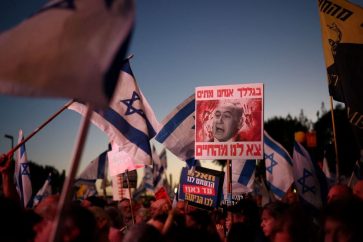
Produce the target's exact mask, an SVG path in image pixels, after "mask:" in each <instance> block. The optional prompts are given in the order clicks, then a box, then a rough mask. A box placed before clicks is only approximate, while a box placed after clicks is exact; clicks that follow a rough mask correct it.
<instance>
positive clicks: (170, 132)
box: [155, 94, 195, 161]
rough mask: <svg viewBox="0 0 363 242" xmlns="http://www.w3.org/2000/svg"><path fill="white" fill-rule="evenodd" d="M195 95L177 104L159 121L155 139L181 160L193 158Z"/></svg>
mask: <svg viewBox="0 0 363 242" xmlns="http://www.w3.org/2000/svg"><path fill="white" fill-rule="evenodd" d="M194 112H195V96H194V94H193V95H191V96H190V97H188V98H187V99H186V100H184V101H183V102H182V103H181V104H180V105H178V106H177V107H176V108H175V109H174V110H173V111H172V112H171V113H170V114H168V115H167V116H166V117H165V119H164V120H163V121H162V122H161V128H160V130H159V131H158V134H157V135H156V136H155V139H156V140H157V141H158V142H159V143H161V144H164V145H165V147H166V148H168V150H170V151H171V152H172V153H173V154H174V155H176V156H177V157H179V158H180V159H181V160H184V161H186V160H189V159H192V158H194V143H195V127H194V126H195V122H194Z"/></svg>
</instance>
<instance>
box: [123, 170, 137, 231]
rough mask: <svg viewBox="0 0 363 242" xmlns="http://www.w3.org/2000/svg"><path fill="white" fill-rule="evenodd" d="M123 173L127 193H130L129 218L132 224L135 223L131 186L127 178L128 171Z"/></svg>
mask: <svg viewBox="0 0 363 242" xmlns="http://www.w3.org/2000/svg"><path fill="white" fill-rule="evenodd" d="M125 174H126V181H127V188H128V189H129V195H130V209H131V219H132V224H135V218H134V209H133V207H132V195H131V187H130V180H129V171H128V170H126V172H125Z"/></svg>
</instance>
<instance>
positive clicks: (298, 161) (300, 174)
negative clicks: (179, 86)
mask: <svg viewBox="0 0 363 242" xmlns="http://www.w3.org/2000/svg"><path fill="white" fill-rule="evenodd" d="M293 172H294V178H295V186H296V189H297V191H298V192H299V196H300V197H301V198H302V199H303V200H304V201H305V202H307V203H308V204H310V205H312V206H314V207H315V208H321V207H322V200H321V192H320V182H319V179H318V177H317V171H316V170H315V167H314V164H313V162H312V160H311V158H310V155H309V153H308V151H307V150H306V149H305V148H304V147H303V146H302V145H301V144H299V143H298V142H295V144H294V153H293Z"/></svg>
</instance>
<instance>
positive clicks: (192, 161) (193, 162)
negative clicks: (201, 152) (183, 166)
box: [185, 157, 197, 169]
mask: <svg viewBox="0 0 363 242" xmlns="http://www.w3.org/2000/svg"><path fill="white" fill-rule="evenodd" d="M185 162H186V163H187V166H188V168H189V169H190V168H192V167H193V166H196V164H197V161H196V160H195V158H194V157H192V158H190V159H187V160H186V161H185Z"/></svg>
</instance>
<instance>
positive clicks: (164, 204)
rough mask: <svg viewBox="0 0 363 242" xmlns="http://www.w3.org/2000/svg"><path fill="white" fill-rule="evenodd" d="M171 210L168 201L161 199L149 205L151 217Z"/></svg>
mask: <svg viewBox="0 0 363 242" xmlns="http://www.w3.org/2000/svg"><path fill="white" fill-rule="evenodd" d="M170 209H171V205H170V202H168V200H166V199H164V198H162V199H158V200H156V201H154V202H152V203H151V205H150V213H151V217H154V216H155V215H158V214H167V213H168V212H169V210H170Z"/></svg>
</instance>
